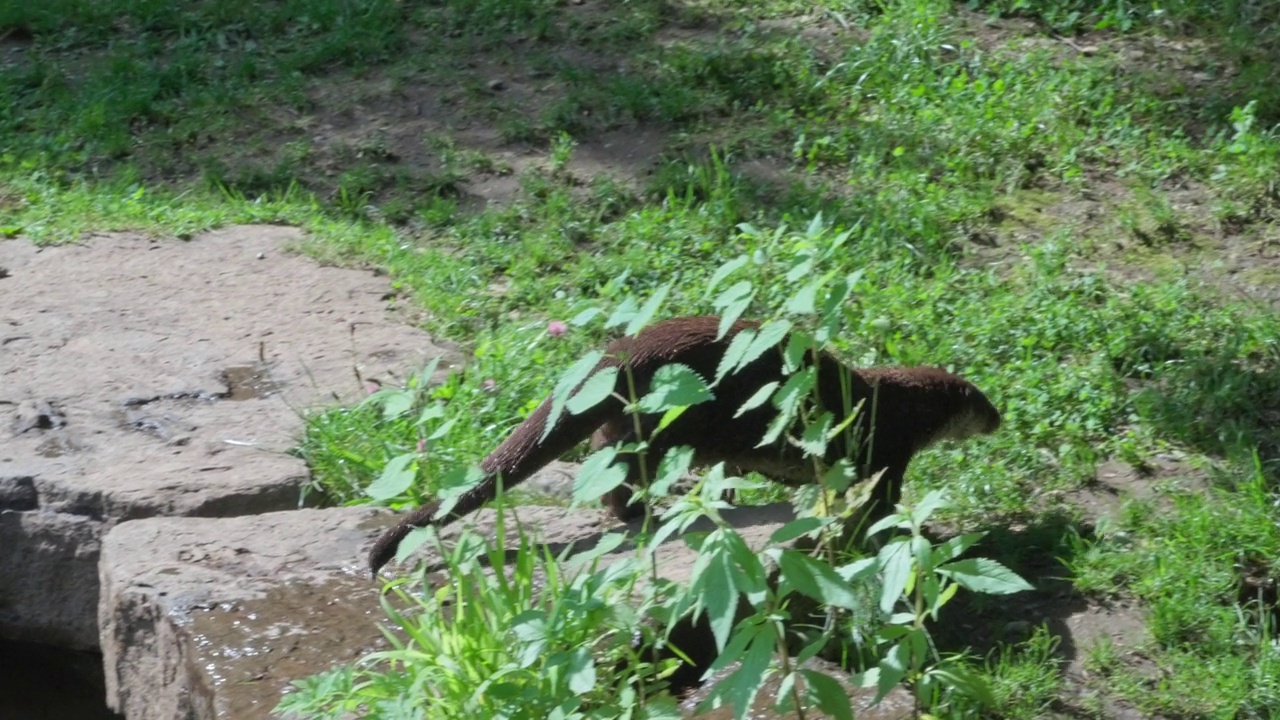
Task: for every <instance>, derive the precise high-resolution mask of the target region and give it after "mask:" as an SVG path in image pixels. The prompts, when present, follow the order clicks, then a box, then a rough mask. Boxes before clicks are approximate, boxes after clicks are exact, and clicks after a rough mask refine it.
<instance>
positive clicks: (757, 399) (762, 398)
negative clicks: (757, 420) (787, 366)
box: [733, 380, 780, 417]
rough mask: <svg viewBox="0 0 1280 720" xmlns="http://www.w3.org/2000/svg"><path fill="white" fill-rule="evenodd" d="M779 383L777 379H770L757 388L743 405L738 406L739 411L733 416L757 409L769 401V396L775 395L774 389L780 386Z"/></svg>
mask: <svg viewBox="0 0 1280 720" xmlns="http://www.w3.org/2000/svg"><path fill="white" fill-rule="evenodd" d="M779 384H780V383H779V382H778V381H777V380H770V381H769V382H767V383H765V384H764V385H761V386H760V389H759V390H756V391H755V393H753V394H752V395H751V397H749V398H747V401H746V402H744V403H742V406H741V407H739V408H738V412H736V413H734V414H733V416H734V417H740V416H741V415H742V414H743V413H745V412H749V411H751V410H755V409H756V408H758V407H760V406H761V405H763V404H765V403H766V402H768V400H769V398H770V397H771V396H772V395H773V391H774V390H776V389H777V388H778V385H779Z"/></svg>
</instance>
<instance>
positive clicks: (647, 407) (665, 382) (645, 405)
mask: <svg viewBox="0 0 1280 720" xmlns="http://www.w3.org/2000/svg"><path fill="white" fill-rule="evenodd" d="M714 397H715V396H714V395H712V394H711V390H710V389H709V388H708V387H707V383H706V381H704V380H703V379H702V377H701V376H700V375H698V373H696V372H694V371H693V368H690V367H689V366H688V365H681V364H680V363H671V364H669V365H663V366H662V367H660V368H658V371H657V372H655V373H654V374H653V380H651V381H650V383H649V394H648V395H645V396H644V397H643V398H641V399H640V403H639V405H640V409H641V410H644V411H645V412H661V411H663V410H666V409H668V408H672V407H678V406H681V405H697V404H698V403H702V402H706V401H708V400H711V399H712V398H714Z"/></svg>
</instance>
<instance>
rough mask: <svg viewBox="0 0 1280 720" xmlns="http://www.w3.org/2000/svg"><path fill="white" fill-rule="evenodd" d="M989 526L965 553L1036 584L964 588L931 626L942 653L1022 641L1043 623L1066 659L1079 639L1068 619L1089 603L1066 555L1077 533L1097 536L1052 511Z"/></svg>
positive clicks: (981, 651)
mask: <svg viewBox="0 0 1280 720" xmlns="http://www.w3.org/2000/svg"><path fill="white" fill-rule="evenodd" d="M982 529H983V530H984V531H986V532H987V536H986V537H984V538H983V539H982V540H981V541H980V542H979V543H978V544H977V545H975V546H974V547H973V548H971V549H970V550H969V552H968V553H966V555H967V556H969V557H984V558H989V559H992V560H995V561H997V562H999V563H1001V564H1003V565H1004V566H1006V567H1008V568H1009V569H1011V570H1013V571H1014V572H1016V573H1017V574H1018V575H1019V576H1021V577H1022V578H1023V579H1024V580H1026V581H1027V582H1029V583H1031V585H1032V586H1033V587H1034V588H1035V589H1034V590H1032V591H1028V592H1021V593H1016V594H1014V595H984V594H981V593H975V592H965V591H961V592H960V593H958V594H957V595H956V596H955V598H953V599H952V601H951V602H950V603H948V604H947V605H946V607H944V608H943V609H942V612H941V613H940V614H939V618H938V621H937V622H935V623H931V625H930V632H931V633H932V634H933V638H934V641H935V642H936V643H937V647H938V650H939V651H940V652H942V653H943V654H947V653H960V652H968V653H971V654H973V655H976V656H978V657H985V656H987V655H988V654H989V653H991V652H992V651H993V650H995V649H997V648H998V647H999V645H1000V644H1001V643H1010V642H1020V641H1022V640H1025V639H1026V638H1027V637H1028V636H1029V635H1030V633H1031V632H1032V631H1033V630H1034V629H1035V628H1036V627H1039V626H1040V625H1045V626H1046V627H1047V628H1048V629H1049V632H1051V633H1052V634H1053V635H1055V636H1056V637H1058V638H1059V640H1060V642H1059V645H1058V652H1059V654H1060V655H1061V657H1062V660H1063V662H1064V663H1067V662H1070V661H1071V660H1073V659H1075V657H1076V654H1077V648H1076V642H1075V640H1074V638H1073V633H1072V630H1071V628H1070V627H1069V626H1068V624H1067V619H1068V618H1069V617H1071V616H1073V615H1075V614H1077V613H1081V612H1083V611H1085V610H1086V609H1088V608H1089V607H1090V606H1091V603H1090V601H1089V600H1088V599H1087V598H1085V597H1084V596H1082V595H1080V594H1079V593H1078V592H1076V590H1075V588H1074V586H1073V585H1072V582H1071V577H1070V573H1069V571H1068V569H1067V567H1066V566H1065V565H1064V563H1063V560H1064V559H1065V558H1067V557H1068V556H1069V555H1070V553H1071V552H1072V550H1071V547H1072V541H1073V540H1074V539H1076V538H1084V539H1086V540H1091V539H1093V531H1092V529H1091V528H1083V527H1081V526H1080V525H1079V523H1078V522H1076V521H1075V520H1073V519H1072V518H1069V517H1067V516H1066V515H1062V514H1057V513H1052V514H1048V515H1045V516H1042V517H1040V518H1039V519H1037V521H1036V522H1035V523H1034V524H1032V525H1029V526H1027V527H1025V528H1019V529H1016V530H1015V529H1010V528H1008V527H1006V526H995V527H988V528H982Z"/></svg>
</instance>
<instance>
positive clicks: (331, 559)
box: [98, 508, 387, 720]
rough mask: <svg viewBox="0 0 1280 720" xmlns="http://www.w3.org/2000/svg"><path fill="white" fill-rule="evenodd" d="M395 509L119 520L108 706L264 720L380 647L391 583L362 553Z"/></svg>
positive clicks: (107, 599) (107, 640)
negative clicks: (381, 580) (369, 570)
mask: <svg viewBox="0 0 1280 720" xmlns="http://www.w3.org/2000/svg"><path fill="white" fill-rule="evenodd" d="M380 515H381V516H383V520H382V522H379V520H378V518H379V516H380ZM386 515H387V513H386V512H385V511H380V510H375V509H372V508H334V509H327V510H315V509H308V510H295V511H287V512H277V513H267V514H263V515H252V516H245V517H237V518H151V519H146V520H135V521H132V522H126V523H122V524H120V525H117V526H116V527H115V528H113V529H112V530H111V531H110V532H108V533H107V535H106V538H105V539H104V540H103V548H102V559H101V564H100V568H101V586H102V599H101V604H100V605H99V618H98V623H99V626H100V627H101V635H102V653H103V665H104V668H105V670H106V682H107V704H108V705H109V706H110V707H111V708H112V709H113V710H115V711H117V712H120V713H123V714H124V715H125V716H126V717H128V718H129V720H156V719H160V718H163V719H165V720H179V719H185V718H215V717H221V718H235V719H236V720H239V719H241V718H246V719H247V718H265V717H268V715H269V711H270V710H271V708H272V707H274V706H275V704H276V703H277V702H278V701H279V699H280V694H281V692H282V691H283V690H284V688H285V687H287V686H288V683H289V681H290V680H294V679H297V678H300V677H304V676H306V675H310V674H313V673H317V672H321V671H323V670H325V669H327V668H329V667H332V666H334V665H336V664H338V663H342V662H350V661H351V660H354V659H355V658H357V657H359V656H360V655H362V654H364V653H366V652H369V651H371V650H373V649H375V648H377V647H379V646H380V644H381V643H382V640H381V636H380V633H379V631H378V622H379V621H380V620H381V619H382V618H383V613H382V610H381V608H380V607H379V604H378V589H379V587H380V585H379V584H376V583H374V582H372V581H370V579H369V578H368V576H367V574H366V571H365V569H364V567H363V557H362V554H361V551H362V549H364V548H367V546H368V544H369V541H370V539H371V538H372V537H373V536H374V535H376V534H377V533H378V532H379V531H380V529H381V528H382V527H383V526H385V524H386V521H387V518H386V517H385V516H386Z"/></svg>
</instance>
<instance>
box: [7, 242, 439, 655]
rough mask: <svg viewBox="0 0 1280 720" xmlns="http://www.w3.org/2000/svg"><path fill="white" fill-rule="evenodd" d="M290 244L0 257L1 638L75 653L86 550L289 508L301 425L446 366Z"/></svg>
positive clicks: (167, 245) (150, 245) (362, 280)
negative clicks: (136, 529)
mask: <svg viewBox="0 0 1280 720" xmlns="http://www.w3.org/2000/svg"><path fill="white" fill-rule="evenodd" d="M300 238H301V233H300V231H298V230H296V229H294V228H288V227H279V226H242V227H232V228H226V229H223V230H218V231H215V232H210V233H207V234H204V235H201V236H198V237H197V238H195V239H193V240H190V241H178V240H156V239H152V238H148V237H144V236H140V235H132V234H113V235H106V236H98V237H94V238H92V239H90V240H89V241H87V242H86V243H84V244H81V245H65V246H58V247H47V248H39V247H36V246H34V245H32V244H30V243H28V242H25V241H21V240H14V241H6V242H0V268H4V271H5V272H3V273H0V438H3V441H2V442H0V547H4V548H5V552H4V553H0V577H3V578H4V582H3V583H0V635H3V636H7V637H14V638H20V639H24V640H31V641H36V642H45V643H51V644H61V645H68V646H72V647H81V648H92V647H94V646H96V644H97V637H98V634H97V628H96V626H95V625H96V623H95V621H94V618H95V613H96V605H97V571H96V559H97V552H98V547H97V544H98V540H99V538H100V537H101V536H102V534H103V532H104V531H105V530H106V529H107V528H110V527H111V526H112V525H114V524H116V523H118V522H121V521H123V520H128V519H134V518H145V517H152V516H172V515H192V516H234V515H242V514H249V513H261V512H268V511H273V510H282V509H286V508H293V507H297V506H298V505H299V499H300V494H301V493H300V491H301V489H302V488H303V487H304V485H305V484H306V483H307V481H308V473H307V469H306V467H305V465H304V464H303V462H302V461H301V460H300V459H298V458H295V457H290V456H289V455H287V454H285V451H286V450H288V449H289V448H290V447H292V446H293V445H294V444H295V443H296V441H297V439H298V438H299V437H300V436H301V433H302V417H301V412H302V410H304V409H306V408H309V407H314V406H315V405H317V404H318V403H332V402H334V401H335V399H342V400H348V401H349V400H351V399H353V398H355V397H358V396H359V395H360V394H361V393H362V392H365V389H364V388H363V387H362V386H361V380H358V379H357V378H358V377H359V378H362V379H364V380H365V381H369V380H378V381H382V382H384V383H390V384H397V383H399V382H400V381H401V379H402V378H403V377H405V376H407V375H408V374H409V373H412V372H414V371H416V370H417V369H419V368H421V367H422V366H423V365H425V364H426V362H427V361H428V359H429V358H431V357H433V356H436V355H440V354H442V353H443V350H442V349H441V348H439V347H436V346H434V345H432V343H431V342H430V340H429V339H428V337H427V336H426V335H425V334H424V333H422V332H420V331H417V330H415V329H413V328H410V327H407V326H405V325H403V324H401V323H399V322H397V321H396V318H395V317H393V316H392V314H391V313H389V312H388V310H389V305H390V304H389V303H388V301H387V299H386V296H387V292H388V283H387V281H386V279H385V278H379V277H376V276H374V275H373V274H372V273H371V272H367V271H357V270H344V269H339V268H330V267H321V266H319V265H317V264H316V263H315V262H313V261H311V260H308V259H306V258H303V257H299V256H297V255H294V254H290V253H289V252H287V248H288V246H289V245H290V244H292V243H295V242H297V241H298V240H299V239H300Z"/></svg>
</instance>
